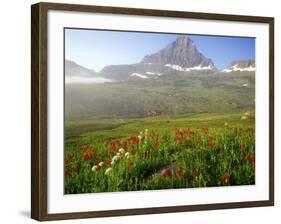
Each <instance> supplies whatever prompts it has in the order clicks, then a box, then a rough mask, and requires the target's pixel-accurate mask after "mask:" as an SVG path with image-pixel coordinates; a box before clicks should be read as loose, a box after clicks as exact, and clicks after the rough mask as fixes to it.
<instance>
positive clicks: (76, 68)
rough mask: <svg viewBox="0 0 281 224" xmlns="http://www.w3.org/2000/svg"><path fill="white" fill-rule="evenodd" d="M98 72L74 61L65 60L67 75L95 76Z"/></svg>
mask: <svg viewBox="0 0 281 224" xmlns="http://www.w3.org/2000/svg"><path fill="white" fill-rule="evenodd" d="M95 75H96V72H95V71H93V70H90V69H88V68H85V67H83V66H81V65H78V64H77V63H76V62H74V61H70V60H67V59H66V60H65V76H66V77H88V78H90V77H93V76H95Z"/></svg>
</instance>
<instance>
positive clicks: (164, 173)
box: [161, 168, 171, 177]
mask: <svg viewBox="0 0 281 224" xmlns="http://www.w3.org/2000/svg"><path fill="white" fill-rule="evenodd" d="M161 175H162V176H163V177H169V176H171V170H169V169H168V168H166V169H163V170H162V172H161Z"/></svg>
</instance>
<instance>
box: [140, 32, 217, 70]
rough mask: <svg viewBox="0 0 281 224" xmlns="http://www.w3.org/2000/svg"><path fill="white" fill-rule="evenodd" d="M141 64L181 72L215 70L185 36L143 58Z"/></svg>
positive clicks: (212, 64) (209, 60)
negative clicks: (158, 65)
mask: <svg viewBox="0 0 281 224" xmlns="http://www.w3.org/2000/svg"><path fill="white" fill-rule="evenodd" d="M141 63H144V64H160V65H164V66H167V67H171V68H173V69H175V70H183V71H184V70H185V71H189V70H192V69H197V70H198V69H200V68H201V69H204V68H205V69H207V68H208V69H214V68H215V66H214V63H213V62H212V60H211V59H209V58H206V57H205V56H204V55H203V54H201V53H200V52H199V51H198V50H197V47H196V45H195V43H194V42H193V41H192V40H191V39H190V38H188V37H186V36H183V37H179V38H177V39H176V40H175V41H174V42H172V43H171V44H169V45H168V46H167V47H165V48H164V49H161V50H160V51H158V52H157V53H155V54H152V55H147V56H145V57H144V59H143V60H142V62H141Z"/></svg>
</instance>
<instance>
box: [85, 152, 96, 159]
mask: <svg viewBox="0 0 281 224" xmlns="http://www.w3.org/2000/svg"><path fill="white" fill-rule="evenodd" d="M95 156H96V154H95V153H86V154H84V160H90V159H92V158H93V157H95Z"/></svg>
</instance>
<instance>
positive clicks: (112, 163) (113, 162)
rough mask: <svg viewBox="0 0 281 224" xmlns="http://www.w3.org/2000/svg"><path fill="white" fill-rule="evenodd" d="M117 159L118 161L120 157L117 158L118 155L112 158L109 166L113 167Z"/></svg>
mask: <svg viewBox="0 0 281 224" xmlns="http://www.w3.org/2000/svg"><path fill="white" fill-rule="evenodd" d="M119 159H120V156H118V155H115V156H113V158H112V160H111V163H110V164H111V165H114V164H115V163H116V162H117V161H118V160H119Z"/></svg>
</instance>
